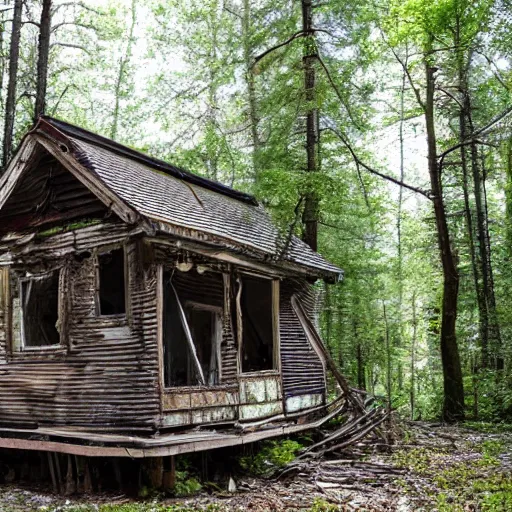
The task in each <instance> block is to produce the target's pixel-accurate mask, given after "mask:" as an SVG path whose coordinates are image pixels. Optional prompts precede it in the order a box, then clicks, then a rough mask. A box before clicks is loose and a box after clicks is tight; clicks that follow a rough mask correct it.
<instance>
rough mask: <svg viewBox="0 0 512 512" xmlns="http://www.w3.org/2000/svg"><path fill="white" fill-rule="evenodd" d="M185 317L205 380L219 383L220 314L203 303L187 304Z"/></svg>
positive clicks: (210, 382)
mask: <svg viewBox="0 0 512 512" xmlns="http://www.w3.org/2000/svg"><path fill="white" fill-rule="evenodd" d="M187 319H188V322H189V325H190V329H191V331H192V339H193V340H194V345H195V348H196V353H197V358H198V360H199V363H200V364H201V369H202V371H203V375H204V379H205V382H206V383H207V384H208V385H209V386H215V385H216V384H219V382H220V378H219V370H220V343H221V338H222V331H221V315H220V312H217V311H214V310H212V309H210V308H208V307H207V305H203V304H193V305H189V304H187Z"/></svg>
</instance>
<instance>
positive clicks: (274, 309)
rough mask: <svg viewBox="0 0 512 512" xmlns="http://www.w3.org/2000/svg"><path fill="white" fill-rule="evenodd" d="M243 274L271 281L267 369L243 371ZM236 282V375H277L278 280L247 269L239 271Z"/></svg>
mask: <svg viewBox="0 0 512 512" xmlns="http://www.w3.org/2000/svg"><path fill="white" fill-rule="evenodd" d="M243 276H249V277H252V278H258V279H263V280H267V281H271V297H272V304H271V315H272V351H273V357H272V368H271V369H269V370H256V371H249V372H244V371H243V361H242V355H243V343H244V333H243V311H242V294H243V285H242V282H243V281H242V279H243ZM237 282H238V290H237V294H236V297H235V299H236V312H237V315H236V316H237V320H236V324H237V336H238V377H239V378H245V377H251V376H262V375H279V374H280V373H281V336H280V330H279V327H280V319H279V309H280V297H281V290H280V280H279V278H276V277H275V276H269V275H263V274H259V273H256V272H249V271H245V270H243V271H240V272H238V276H237Z"/></svg>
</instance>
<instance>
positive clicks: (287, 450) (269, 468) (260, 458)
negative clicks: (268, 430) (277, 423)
mask: <svg viewBox="0 0 512 512" xmlns="http://www.w3.org/2000/svg"><path fill="white" fill-rule="evenodd" d="M302 448H303V445H302V444H301V443H299V442H298V441H294V440H291V439H285V440H282V441H264V442H263V443H262V444H261V449H260V450H258V452H257V453H256V454H253V455H245V456H242V457H240V458H239V464H240V467H241V468H242V469H243V470H244V471H246V472H247V473H249V474H251V475H255V476H269V475H270V474H272V473H273V472H274V471H275V470H276V469H278V468H282V467H284V466H286V465H287V464H289V463H290V462H292V461H293V460H294V459H295V457H296V456H297V453H298V452H299V451H300V450H301V449H302Z"/></svg>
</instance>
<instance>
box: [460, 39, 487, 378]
mask: <svg viewBox="0 0 512 512" xmlns="http://www.w3.org/2000/svg"><path fill="white" fill-rule="evenodd" d="M455 46H457V47H458V46H459V42H458V38H457V39H456V40H455ZM463 51H464V50H459V51H458V52H459V56H458V68H459V69H458V72H459V89H460V91H461V92H462V95H463V98H462V101H461V104H462V108H461V109H460V111H459V141H460V142H462V141H465V140H466V138H467V137H468V126H467V114H468V113H467V110H466V109H467V105H468V102H467V99H466V98H467V94H468V90H467V67H466V66H465V64H464V57H463ZM460 158H461V170H462V191H463V195H464V209H465V220H466V228H467V233H468V242H469V252H470V255H471V268H472V273H473V284H474V287H475V294H476V300H477V305H478V330H479V336H480V352H481V365H482V367H483V368H487V366H488V360H489V358H488V356H489V322H488V314H487V305H486V301H485V293H484V288H483V285H482V282H481V272H480V269H481V262H480V259H479V254H478V252H477V250H476V246H475V228H474V223H473V213H472V210H471V202H470V198H469V181H468V175H469V172H468V162H467V147H466V146H462V147H461V148H460Z"/></svg>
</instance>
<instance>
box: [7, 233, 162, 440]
mask: <svg viewBox="0 0 512 512" xmlns="http://www.w3.org/2000/svg"><path fill="white" fill-rule="evenodd" d="M129 240H130V233H129V228H128V227H127V226H124V225H119V224H117V225H116V224H112V225H101V226H92V227H88V228H83V229H79V230H76V231H74V232H72V233H68V234H65V235H58V236H54V237H51V238H47V239H46V240H45V241H42V242H41V243H40V244H38V245H33V246H31V247H30V248H28V249H26V250H25V251H24V254H23V255H21V254H19V255H18V256H16V255H15V256H14V260H15V261H14V264H15V265H16V266H17V267H23V266H24V265H26V266H27V268H31V267H33V266H37V267H43V268H46V269H48V268H52V267H56V266H61V265H64V266H65V268H66V269H67V271H66V278H65V283H66V285H65V287H66V289H65V297H66V299H67V310H68V311H67V316H66V318H67V322H66V326H65V327H64V326H63V327H61V329H64V330H65V331H66V332H65V333H64V334H63V337H64V339H63V340H62V342H63V346H62V347H61V348H59V349H51V348H48V349H46V350H43V351H40V352H34V351H26V352H11V351H10V349H9V347H8V346H7V343H8V340H7V339H6V332H7V330H8V329H7V323H8V318H7V309H8V308H7V307H6V269H5V268H4V269H2V272H1V274H0V275H1V276H2V279H1V283H0V285H1V286H2V290H3V293H2V294H1V297H2V299H1V303H0V424H4V425H6V424H7V425H11V424H12V425H13V426H15V425H18V426H20V425H24V424H33V423H38V424H39V425H56V426H59V425H61V426H64V425H66V426H80V427H105V428H111V429H114V430H116V429H119V430H124V429H130V430H131V429H133V428H147V427H152V426H154V425H155V424H156V423H157V421H158V416H159V412H160V400H159V388H158V385H159V384H158V352H157V325H156V322H157V318H156V316H157V315H156V270H155V267H154V265H147V266H145V265H144V264H143V258H142V257H141V256H140V254H139V253H140V252H141V251H140V244H139V243H137V242H130V241H129ZM121 243H123V244H126V247H127V261H128V269H129V280H128V284H127V286H128V297H129V305H130V307H129V310H128V314H127V315H126V317H124V318H119V317H117V318H113V317H112V318H109V317H98V316H97V315H96V308H95V279H94V274H95V267H94V260H93V258H92V257H91V251H92V250H93V249H94V248H95V247H99V246H101V245H103V244H121ZM75 256H78V257H75Z"/></svg>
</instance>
